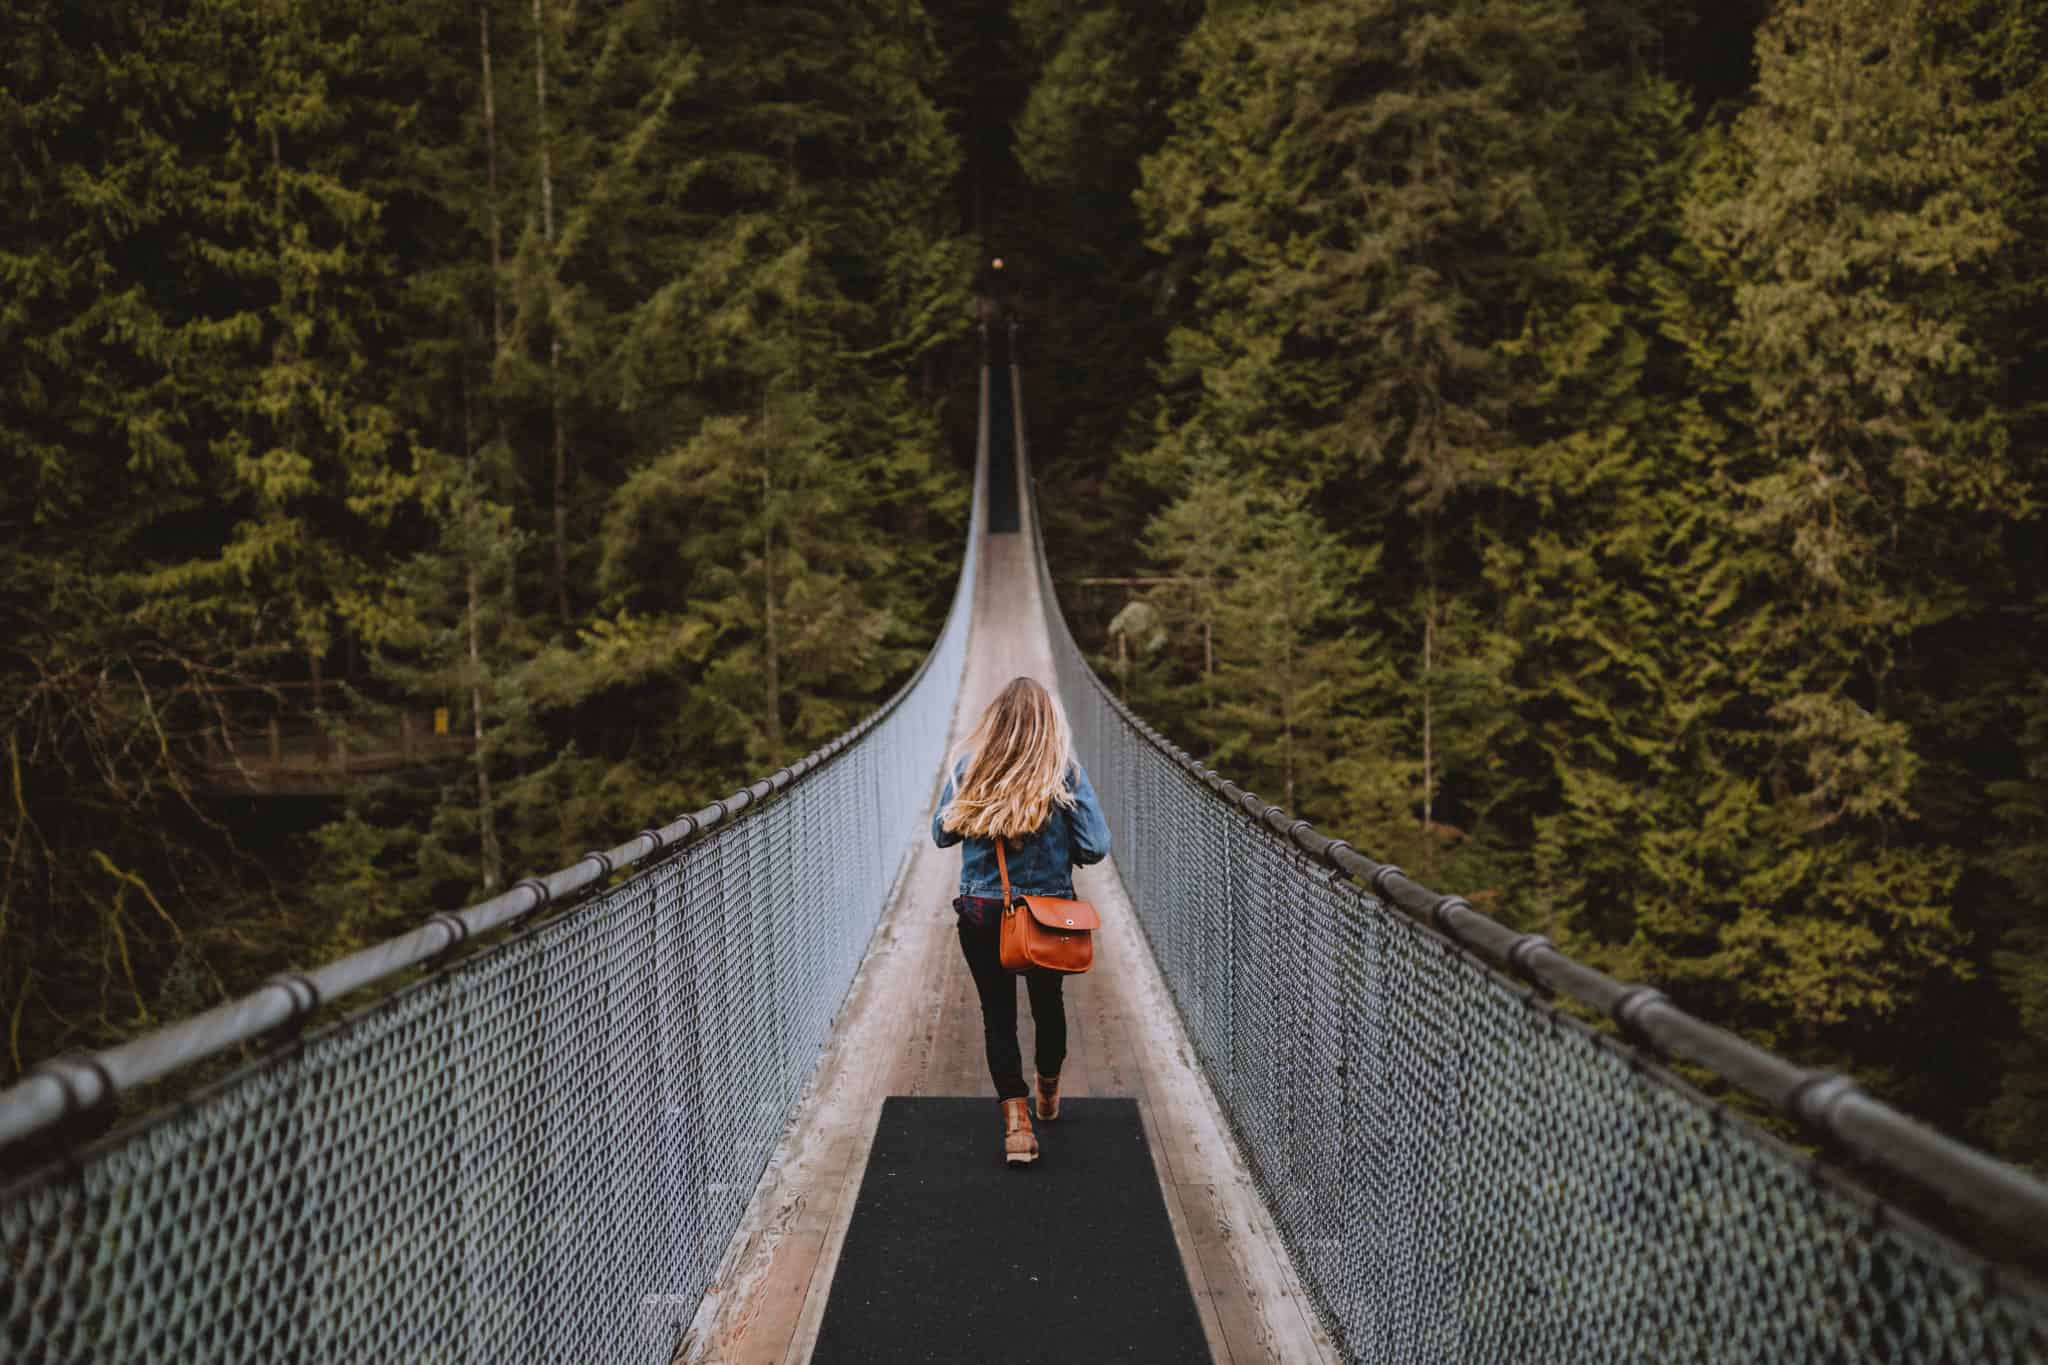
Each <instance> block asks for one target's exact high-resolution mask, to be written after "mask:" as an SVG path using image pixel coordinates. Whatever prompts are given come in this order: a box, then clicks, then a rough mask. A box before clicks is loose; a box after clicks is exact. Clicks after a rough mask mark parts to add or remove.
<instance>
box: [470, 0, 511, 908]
mask: <svg viewBox="0 0 2048 1365" xmlns="http://www.w3.org/2000/svg"><path fill="white" fill-rule="evenodd" d="M477 15H478V19H479V23H480V31H481V44H482V57H483V87H484V89H483V94H484V158H485V165H486V176H487V182H486V183H487V187H488V195H489V200H490V202H489V204H488V206H487V209H488V213H489V217H490V237H491V365H492V368H495V366H496V364H497V361H498V358H499V357H500V356H501V355H503V353H504V349H505V289H504V270H503V266H504V256H503V251H504V247H503V236H502V234H501V232H500V229H499V224H498V109H497V101H496V99H495V98H494V96H493V93H492V84H493V82H492V79H491V7H490V0H483V3H482V4H479V5H478V6H477ZM471 411H472V407H471V401H470V400H469V399H468V398H467V396H465V399H464V403H463V413H462V416H463V421H462V435H463V444H464V446H465V449H464V451H463V460H464V462H465V465H466V469H465V479H466V481H467V482H468V484H469V488H468V495H469V496H468V509H467V510H468V514H469V515H471V516H474V515H475V512H476V506H477V503H478V501H479V500H480V499H481V497H482V494H481V492H480V491H479V482H478V479H477V455H476V437H475V433H474V430H473V425H472V422H471V420H470V413H471ZM465 539H467V538H465ZM476 554H477V552H476V547H475V545H474V544H468V543H465V545H464V547H463V556H464V561H465V562H464V564H463V578H464V583H465V587H466V588H467V602H466V603H465V606H464V615H465V618H466V619H465V621H464V626H465V628H466V631H467V634H468V636H469V717H470V720H469V726H470V738H471V740H472V741H473V747H472V748H471V750H470V761H471V762H472V763H473V764H474V765H475V767H476V809H477V837H478V842H479V844H480V845H481V850H480V851H481V855H482V861H483V867H482V869H481V870H482V874H483V877H482V880H483V889H484V890H485V891H486V892H493V891H496V890H497V889H498V883H499V882H500V881H502V880H503V878H504V867H503V855H502V853H501V852H500V851H499V848H498V818H497V812H496V810H495V809H494V808H493V807H492V804H491V768H490V763H489V761H488V760H487V759H486V757H485V748H484V687H483V624H482V621H481V620H480V617H481V616H482V614H483V602H482V596H483V593H482V585H481V584H480V583H479V581H478V573H477V563H476Z"/></svg>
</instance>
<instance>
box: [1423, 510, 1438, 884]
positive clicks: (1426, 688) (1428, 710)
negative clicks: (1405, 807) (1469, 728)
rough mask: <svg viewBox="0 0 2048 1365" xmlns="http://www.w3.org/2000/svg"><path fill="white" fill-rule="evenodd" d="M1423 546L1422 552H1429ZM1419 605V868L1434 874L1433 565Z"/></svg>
mask: <svg viewBox="0 0 2048 1365" xmlns="http://www.w3.org/2000/svg"><path fill="white" fill-rule="evenodd" d="M1430 548H1431V547H1425V550H1424V553H1425V554H1427V553H1430ZM1426 593H1427V595H1426V596H1425V597H1424V599H1423V608H1422V871H1423V875H1424V876H1425V877H1428V878H1431V879H1434V878H1435V876H1436V840H1435V838H1434V837H1433V836H1432V835H1431V833H1430V827H1431V821H1432V820H1433V819H1434V818H1435V797H1436V709H1435V704H1434V698H1433V697H1432V695H1431V691H1432V687H1433V685H1434V682H1435V679H1434V678H1433V676H1432V670H1433V669H1434V668H1435V666H1436V566H1435V564H1434V563H1432V564H1431V565H1430V569H1429V586H1428V588H1427V589H1426Z"/></svg>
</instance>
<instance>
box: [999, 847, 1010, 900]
mask: <svg viewBox="0 0 2048 1365" xmlns="http://www.w3.org/2000/svg"><path fill="white" fill-rule="evenodd" d="M996 867H997V869H998V870H1000V871H1001V872H1002V874H1003V904H1004V905H1008V904H1009V903H1010V860H1009V859H1008V858H1005V857H1004V856H1003V836H1002V835H1000V834H998V835H997V836H996Z"/></svg>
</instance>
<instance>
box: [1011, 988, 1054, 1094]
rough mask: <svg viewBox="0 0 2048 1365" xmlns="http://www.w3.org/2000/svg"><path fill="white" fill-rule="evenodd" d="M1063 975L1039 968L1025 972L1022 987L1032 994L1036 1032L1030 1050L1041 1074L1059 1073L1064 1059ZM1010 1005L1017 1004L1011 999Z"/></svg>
mask: <svg viewBox="0 0 2048 1365" xmlns="http://www.w3.org/2000/svg"><path fill="white" fill-rule="evenodd" d="M1066 979H1067V976H1066V973H1065V972H1048V971H1044V970H1041V969H1034V970H1032V971H1030V972H1027V973H1025V976H1024V989H1025V991H1026V992H1027V993H1028V994H1029V995H1030V996H1031V1022H1032V1024H1033V1025H1035V1026H1036V1029H1037V1032H1038V1045H1037V1047H1036V1048H1035V1049H1033V1051H1034V1053H1035V1055H1036V1059H1037V1062H1038V1074H1039V1075H1041V1076H1057V1075H1059V1074H1060V1067H1061V1065H1062V1064H1064V1063H1065V1062H1066V1060H1067V1002H1066V997H1065V996H1064V995H1062V994H1061V993H1060V987H1061V986H1062V985H1064V984H1065V983H1066ZM1011 1008H1012V1009H1013V1010H1014V1009H1015V1008H1016V1004H1015V1001H1014V1000H1013V1001H1012V1003H1011ZM1013 1046H1014V1042H1013Z"/></svg>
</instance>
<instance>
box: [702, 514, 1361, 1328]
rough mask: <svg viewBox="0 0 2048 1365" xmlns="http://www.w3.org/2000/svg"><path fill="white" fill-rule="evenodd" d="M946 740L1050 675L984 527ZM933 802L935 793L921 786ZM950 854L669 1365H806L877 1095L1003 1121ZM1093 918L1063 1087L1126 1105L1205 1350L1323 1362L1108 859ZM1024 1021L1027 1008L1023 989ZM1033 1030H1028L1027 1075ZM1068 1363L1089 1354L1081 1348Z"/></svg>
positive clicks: (823, 1066)
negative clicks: (1011, 684) (952, 1106)
mask: <svg viewBox="0 0 2048 1365" xmlns="http://www.w3.org/2000/svg"><path fill="white" fill-rule="evenodd" d="M978 599H979V600H977V602H976V603H975V616H974V633H973V636H972V638H971V640H970V642H969V649H968V666H967V677H966V679H965V682H964V685H963V688H962V693H961V704H960V710H959V713H958V714H957V715H956V716H955V718H954V726H955V735H956V738H957V736H958V734H959V733H960V732H961V730H962V727H963V726H965V725H967V724H971V722H972V720H973V718H974V717H976V716H977V715H979V713H980V711H981V709H982V708H983V707H984V706H985V705H987V703H988V701H989V699H990V698H991V697H992V696H994V694H995V692H996V690H997V689H998V688H999V687H1000V686H1001V685H1002V684H1003V683H1005V682H1007V681H1008V680H1009V679H1010V678H1012V677H1014V676H1016V675H1017V674H1019V673H1029V674H1031V675H1032V676H1034V677H1037V678H1039V679H1040V680H1041V681H1043V682H1045V683H1046V684H1047V685H1048V686H1052V685H1054V678H1053V672H1052V662H1051V652H1050V647H1049V645H1048V643H1047V641H1046V639H1045V633H1044V626H1043V617H1042V615H1041V613H1040V611H1039V607H1038V583H1037V577H1036V574H1035V573H1034V571H1033V563H1032V557H1031V546H1030V542H1029V541H1028V540H1027V539H1026V538H1025V537H1023V536H1020V535H1014V534H1011V535H991V536H989V537H988V538H987V541H986V543H985V545H984V547H983V559H982V566H981V579H980V585H979V593H978ZM934 795H936V792H935V793H934ZM959 870H960V854H959V851H958V850H957V849H948V850H945V851H943V852H942V851H940V850H938V849H936V848H933V847H932V846H931V844H930V843H929V842H928V841H927V842H924V843H921V844H920V846H919V847H918V849H917V852H916V853H915V854H914V855H913V857H912V858H911V859H910V861H909V864H908V866H907V868H906V870H905V873H904V875H903V877H902V879H901V880H900V882H899V883H898V886H897V889H896V895H895V896H894V898H893V899H892V901H891V904H890V905H889V907H888V909H887V911H886V912H885V913H884V916H883V918H882V922H881V925H880V927H879V928H878V929H877V931H876V935H875V940H874V942H873V944H872V945H871V946H870V948H869V951H868V955H867V958H866V961H865V962H864V963H863V964H862V967H861V971H860V974H859V976H858V977H856V979H855V981H854V984H853V987H852V990H851V991H850V992H849V994H848V998H847V1002H846V1005H845V1007H844V1009H843V1010H842V1012H841V1015H840V1019H839V1023H838V1026H837V1029H836V1033H835V1037H834V1040H833V1042H832V1043H831V1044H830V1045H829V1046H828V1047H827V1048H826V1051H825V1055H824V1056H823V1058H822V1059H821V1061H820V1063H819V1066H818V1069H817V1071H816V1072H815V1073H814V1075H813V1077H812V1080H811V1086H810V1089H809V1091H808V1092H807V1094H806V1096H805V1099H804V1101H803V1104H802V1107H801V1112H800V1114H799V1117H798V1120H797V1122H796V1123H795V1125H794V1126H793V1128H792V1130H791V1131H790V1133H789V1134H787V1135H786V1137H785V1139H784V1141H783V1144H782V1146H781V1148H780V1150H778V1152H777V1153H776V1156H775V1158H774V1159H773V1160H772V1161H771V1162H770V1164H769V1168H768V1171H767V1173H766V1174H765V1175H764V1176H763V1178H762V1181H761V1184H760V1186H759V1188H758V1189H757V1190H756V1193H755V1199H754V1203H753V1206H752V1207H751V1209H750V1210H749V1212H748V1215H747V1218H746V1220H745V1222H744V1223H743V1224H742V1226H741V1228H740V1231H739V1233H738V1234H737V1235H736V1236H735V1237H734V1239H733V1243H732V1245H731V1246H730V1247H729V1248H728V1250H727V1253H726V1257H725V1261H724V1264H723V1265H722V1266H721V1268H720V1271H719V1273H718V1276H717V1277H716V1279H715V1280H714V1282H713V1284H712V1286H711V1291H710V1293H709V1294H708V1295H707V1296H706V1298H705V1301H704V1303H703V1305H702V1306H701V1307H700V1309H699V1311H698V1313H697V1316H696V1319H695V1321H694V1322H693V1323H692V1325H691V1330H690V1332H689V1334H688V1336H687V1337H686V1338H685V1340H684V1343H683V1347H682V1349H681V1351H680V1352H679V1353H678V1356H677V1359H678V1360H681V1361H689V1362H720V1363H721V1365H742V1363H744V1365H798V1362H803V1361H807V1360H809V1359H810V1357H811V1351H812V1347H813V1345H814V1343H815V1341H816V1339H817V1333H818V1325H819V1322H820V1320H821V1319H822V1317H823V1315H824V1310H825V1302H826V1299H827V1297H828V1296H829V1294H830V1292H831V1286H832V1275H833V1271H834V1268H835V1267H836V1265H837V1263H838V1259H839V1250H840V1246H841V1244H842V1243H843V1241H844V1240H845V1236H846V1229H847V1224H848V1220H849V1219H850V1218H851V1216H852V1212H853V1205H854V1201H855V1198H856V1196H857V1195H858V1193H859V1185H860V1180H861V1176H862V1173H863V1171H864V1170H865V1168H866V1164H867V1156H868V1148H869V1145H870V1143H871V1142H872V1140H873V1135H874V1131H875V1125H876V1121H877V1119H878V1117H879V1115H880V1111H881V1104H882V1099H883V1097H884V1096H885V1095H985V1096H988V1097H989V1101H990V1102H989V1144H990V1151H991V1168H990V1178H991V1179H1001V1178H1004V1176H1005V1173H1004V1172H1003V1171H1002V1170H1001V1169H1000V1168H998V1167H997V1166H995V1165H994V1163H993V1154H994V1152H995V1151H996V1150H997V1149H998V1147H999V1145H1000V1134H1001V1123H1000V1119H999V1116H998V1110H997V1107H996V1104H995V1102H994V1095H995V1091H994V1088H993V1087H992V1085H991V1084H990V1082H989V1078H988V1071H987V1067H986V1065H985V1063H984V1062H983V1059H982V1047H981V1015H980V1010H979V1006H978V1005H977V1002H976V999H975V994H974V985H973V982H972V980H971V979H970V978H969V976H968V974H967V969H966V967H965V965H964V964H963V963H962V962H961V960H960V952H959V947H958V942H957V940H956V938H955V935H954V930H953V912H952V909H951V904H950V902H951V900H952V898H953V895H954V893H955V890H956V889H957V885H958V877H959ZM1078 889H1079V892H1080V894H1081V895H1082V896H1084V897H1087V898H1088V899H1090V900H1093V901H1094V902H1095V903H1096V904H1097V905H1098V906H1099V907H1100V908H1101V910H1102V917H1103V922H1104V926H1105V927H1104V929H1103V930H1102V932H1101V933H1100V934H1099V935H1098V940H1099V941H1098V946H1097V952H1096V963H1097V965H1096V968H1095V970H1094V971H1092V972H1090V973H1089V974H1087V975H1086V976H1083V977H1080V978H1076V979H1074V980H1071V981H1070V982H1069V983H1068V986H1067V1012H1068V1048H1069V1055H1068V1061H1067V1066H1066V1070H1065V1073H1064V1079H1065V1085H1064V1087H1063V1090H1064V1093H1066V1094H1069V1095H1077V1096H1078V1095H1129V1096H1134V1097H1136V1098H1137V1100H1138V1103H1139V1108H1140V1111H1141V1114H1142V1116H1143V1119H1144V1123H1145V1130H1146V1135H1147V1137H1148V1138H1149V1140H1150V1145H1151V1150H1152V1157H1153V1161H1154V1164H1155V1166H1156V1167H1157V1169H1158V1172H1159V1178H1160V1183H1161V1186H1162V1188H1163V1190H1164V1192H1165V1195H1166V1205H1167V1210H1168V1214H1169V1216H1170V1217H1171V1219H1172V1221H1173V1226H1174V1232H1175V1238H1176V1241H1177V1242H1178V1244H1179V1246H1180V1250H1181V1255H1182V1257H1183V1258H1184V1261H1185V1264H1186V1267H1187V1272H1188V1280H1189V1283H1190V1285H1191V1286H1192V1287H1193V1289H1194V1293H1195V1300H1196V1303H1197V1305H1198V1307H1199V1309H1200V1311H1201V1314H1202V1320H1203V1328H1204V1331H1205V1332H1206V1334H1207V1336H1208V1339H1209V1344H1210V1349H1211V1352H1212V1354H1213V1355H1214V1357H1215V1359H1216V1360H1217V1361H1218V1362H1229V1363H1230V1365H1238V1363H1240V1362H1253V1361H1272V1362H1286V1363H1287V1365H1297V1363H1298V1362H1312V1361H1333V1360H1335V1359H1337V1354H1336V1352H1335V1350H1334V1349H1333V1348H1332V1346H1331V1344H1330V1342H1329V1340H1328V1338H1327V1335H1326V1333H1325V1332H1324V1331H1323V1329H1322V1327H1321V1325H1320V1324H1319V1322H1318V1321H1317V1319H1316V1316H1315V1313H1314V1311H1313V1309H1311V1308H1310V1307H1309V1306H1308V1304H1307V1303H1306V1301H1305V1299H1304V1298H1303V1296H1302V1292H1301V1286H1300V1284H1299V1282H1298V1281H1297V1280H1296V1278H1295V1275H1294V1272H1293V1269H1292V1267H1291V1266H1290V1264H1289V1263H1288V1260H1287V1257H1286V1254H1285V1252H1284V1251H1283V1250H1282V1249H1281V1245H1280V1240H1279V1236H1278V1234H1277V1232H1276V1231H1275V1230H1274V1228H1273V1225H1272V1221H1271V1219H1270V1217H1269V1216H1268V1214H1267V1212H1266V1209H1265V1206H1264V1204H1263V1203H1262V1202H1261V1200H1260V1199H1259V1196H1258V1192H1257V1190H1256V1188H1255V1187H1254V1186H1253V1185H1252V1183H1251V1180H1250V1177H1249V1176H1248V1175H1247V1174H1246V1173H1245V1171H1244V1169H1243V1166H1242V1164H1241V1163H1240V1162H1239V1160H1238V1158H1237V1155H1236V1150H1235V1148H1234V1146H1233V1145H1232V1143H1231V1141H1230V1139H1229V1137H1228V1134H1227V1130H1226V1128H1225V1126H1224V1124H1223V1122H1222V1120H1221V1118H1220V1117H1219V1115H1218V1114H1217V1112H1216V1109H1215V1107H1214V1103H1213V1101H1212V1100H1211V1099H1210V1098H1209V1094H1208V1088H1207V1084H1206V1082H1205V1081H1204V1080H1203V1078H1202V1077H1201V1075H1200V1073H1199V1072H1198V1071H1197V1070H1196V1068H1195V1066H1194V1063H1193V1060H1192V1053H1191V1050H1190V1049H1189V1047H1188V1045H1187V1041H1186V1039H1185V1037H1184V1035H1183V1034H1182V1032H1181V1029H1180V1024H1179V1019H1178V1016H1177V1015H1176V1014H1175V1012H1174V1009H1173V1006H1172V1003H1171V1001H1170V999H1169V998H1168V995H1167V991H1166V987H1165V984H1164V982H1163V981H1162V980H1161V979H1160V977H1159V974H1158V970H1157V968H1156V967H1155V966H1154V965H1153V962H1152V959H1151V955H1150V952H1149V950H1148V949H1147V947H1146V946H1145V942H1144V939H1143V936H1142V933H1141V931H1140V930H1139V929H1138V927H1137V925H1136V922H1135V920H1134V918H1133V915H1132V912H1131V909H1130V906H1129V904H1128V903H1127V901H1126V900H1125V898H1124V896H1123V894H1122V889H1121V885H1120V883H1119V882H1118V880H1117V878H1116V876H1115V875H1114V873H1113V872H1112V871H1110V870H1109V867H1108V865H1105V866H1104V867H1100V868H1089V869H1085V870H1083V871H1082V873H1081V874H1080V877H1079V879H1078ZM1019 1014H1020V1015H1021V1016H1022V1017H1023V1019H1024V1020H1026V1021H1028V1019H1029V1016H1030V1010H1029V1008H1028V1007H1027V1006H1025V1005H1024V1004H1023V1002H1022V1001H1021V1000H1020V1002H1019ZM1029 1029H1030V1025H1029V1023H1028V1022H1025V1023H1024V1025H1023V1030H1024V1032H1023V1035H1022V1041H1023V1048H1024V1056H1025V1059H1026V1065H1027V1068H1028V1065H1029V1059H1030V1056H1031V1039H1030V1033H1029ZM1068 1345H1069V1347H1070V1348H1071V1349H1064V1350H1061V1351H1060V1352H1059V1353H1058V1354H1059V1357H1060V1358H1062V1359H1085V1358H1087V1357H1086V1347H1085V1343H1080V1342H1075V1343H1069V1344H1068Z"/></svg>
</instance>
